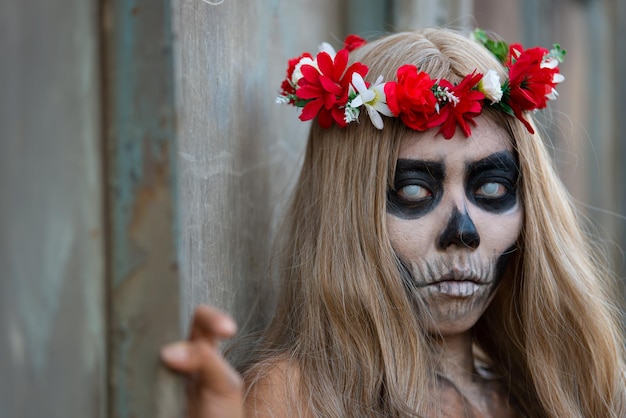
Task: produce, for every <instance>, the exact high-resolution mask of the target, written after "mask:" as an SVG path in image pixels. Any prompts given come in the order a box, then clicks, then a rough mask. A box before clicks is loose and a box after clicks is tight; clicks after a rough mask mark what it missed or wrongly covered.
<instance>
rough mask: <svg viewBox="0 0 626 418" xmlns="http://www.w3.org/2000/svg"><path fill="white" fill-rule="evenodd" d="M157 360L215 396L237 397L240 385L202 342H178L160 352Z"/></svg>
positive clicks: (230, 368)
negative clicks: (192, 379)
mask: <svg viewBox="0 0 626 418" xmlns="http://www.w3.org/2000/svg"><path fill="white" fill-rule="evenodd" d="M161 359H162V360H163V362H164V363H165V364H166V365H167V366H168V367H170V368H171V369H173V370H175V371H177V372H180V373H183V374H186V375H190V376H194V377H196V378H197V379H198V380H199V383H200V385H201V388H202V389H206V390H210V391H212V392H214V394H216V395H219V396H228V397H231V396H233V395H236V396H239V395H240V394H241V391H242V381H241V377H240V376H239V374H238V373H237V372H236V371H235V370H234V369H233V368H232V367H231V366H230V364H228V362H227V361H226V360H225V359H224V358H223V357H222V355H221V354H220V353H219V351H218V350H217V349H216V348H215V347H213V346H212V345H210V344H208V343H206V342H204V341H198V342H178V343H174V344H170V345H167V346H165V347H164V348H163V349H162V350H161Z"/></svg>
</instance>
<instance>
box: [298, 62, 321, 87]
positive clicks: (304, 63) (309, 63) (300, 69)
mask: <svg viewBox="0 0 626 418" xmlns="http://www.w3.org/2000/svg"><path fill="white" fill-rule="evenodd" d="M303 65H310V66H312V67H315V68H316V69H317V71H319V68H318V67H317V61H315V60H314V59H312V58H309V57H302V59H301V60H300V61H298V63H297V64H296V66H295V67H294V68H293V74H291V83H292V84H293V85H294V86H297V85H298V81H300V79H301V78H302V77H303V75H302V66H303Z"/></svg>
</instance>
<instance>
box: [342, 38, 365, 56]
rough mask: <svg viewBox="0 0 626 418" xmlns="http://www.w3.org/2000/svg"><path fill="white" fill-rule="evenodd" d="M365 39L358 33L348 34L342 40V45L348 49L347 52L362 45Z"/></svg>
mask: <svg viewBox="0 0 626 418" xmlns="http://www.w3.org/2000/svg"><path fill="white" fill-rule="evenodd" d="M366 43H367V41H366V40H365V39H363V38H361V37H360V36H359V35H348V36H347V37H346V40H345V41H343V47H344V48H345V49H347V50H348V52H352V51H354V50H355V49H357V48H359V47H362V46H363V45H365V44H366Z"/></svg>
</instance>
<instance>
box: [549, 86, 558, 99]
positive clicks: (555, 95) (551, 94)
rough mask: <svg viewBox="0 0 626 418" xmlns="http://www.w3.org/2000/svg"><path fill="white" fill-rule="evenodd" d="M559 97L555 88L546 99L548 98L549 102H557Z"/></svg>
mask: <svg viewBox="0 0 626 418" xmlns="http://www.w3.org/2000/svg"><path fill="white" fill-rule="evenodd" d="M558 96H559V93H558V92H557V91H556V89H555V88H553V89H552V91H551V92H550V93H548V94H546V98H548V100H556V98H557V97H558Z"/></svg>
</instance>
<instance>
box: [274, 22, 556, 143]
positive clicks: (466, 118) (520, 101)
mask: <svg viewBox="0 0 626 418" xmlns="http://www.w3.org/2000/svg"><path fill="white" fill-rule="evenodd" d="M472 38H473V39H474V40H476V41H477V42H479V43H481V44H482V45H483V46H485V48H487V49H488V50H489V51H490V52H491V53H492V54H493V55H494V56H495V57H496V58H498V60H499V61H500V62H501V63H502V64H503V65H504V67H505V68H506V69H507V70H508V79H506V80H505V81H504V82H502V83H501V82H500V77H499V76H498V74H497V73H496V71H494V70H489V71H487V72H486V73H485V74H481V73H479V72H477V71H476V70H475V71H474V72H473V73H471V74H468V75H467V76H465V78H463V80H461V81H460V82H459V83H458V84H453V83H451V82H449V81H448V80H445V79H431V78H430V76H429V75H428V74H427V73H425V72H423V71H420V70H419V69H418V68H417V67H416V66H415V65H411V64H406V65H403V66H401V67H400V68H398V70H397V73H396V78H397V80H396V81H388V82H386V83H383V78H382V76H380V77H378V78H377V79H376V81H375V82H374V84H370V83H368V82H366V81H365V80H364V78H365V77H366V75H367V73H368V71H369V69H368V67H367V66H366V65H364V64H362V63H360V62H355V63H354V64H352V65H350V66H349V67H348V53H349V52H350V51H353V50H354V49H356V48H358V47H360V46H362V45H364V44H365V43H366V41H365V40H364V39H363V38H361V37H359V36H356V35H349V36H348V37H347V38H346V40H345V42H344V47H343V49H341V50H339V51H338V52H335V50H334V49H333V47H332V46H330V45H329V44H328V43H322V45H320V52H319V53H318V54H317V56H316V57H315V58H314V57H313V56H312V55H311V54H309V53H308V52H305V53H304V54H302V55H300V56H299V57H296V58H293V59H291V60H289V66H288V68H287V78H285V80H284V81H283V82H282V85H281V90H280V95H279V96H278V98H277V99H276V101H277V103H286V104H290V105H293V106H295V107H298V108H302V112H301V113H300V120H303V121H306V120H310V119H313V118H316V117H317V122H318V123H319V124H320V126H322V127H323V128H330V127H331V126H332V125H333V123H334V124H336V125H338V126H339V127H341V128H343V127H345V126H347V125H348V124H349V123H351V122H354V121H358V117H359V114H360V112H361V110H362V109H365V110H366V111H367V114H368V116H369V118H370V120H371V121H372V124H373V125H374V126H375V127H376V128H378V129H382V128H383V118H382V117H381V114H382V115H385V116H387V117H399V118H400V120H402V122H403V123H404V124H405V125H407V126H408V127H409V128H411V129H414V130H417V131H425V130H427V129H431V128H435V127H439V132H438V133H441V134H443V136H444V138H446V139H450V138H452V137H453V136H454V133H455V131H456V127H457V126H459V127H460V128H461V130H462V131H463V133H464V134H465V136H466V137H468V136H469V135H470V134H471V130H470V126H469V124H472V125H475V122H474V120H473V118H474V117H476V116H478V115H480V113H481V112H482V109H483V107H484V106H491V107H493V108H496V109H498V110H501V111H503V112H504V113H506V114H509V115H511V116H515V117H517V118H518V119H519V120H520V121H522V122H523V123H524V126H526V128H527V129H528V131H529V132H530V133H534V130H533V128H532V126H531V125H530V123H529V122H528V121H527V120H526V119H525V118H524V115H523V112H525V111H530V110H537V109H543V108H545V107H546V106H547V102H548V100H553V99H556V97H557V96H558V93H557V91H556V89H555V87H556V85H557V84H558V83H560V82H562V81H563V80H564V79H565V78H564V77H563V76H562V75H561V74H560V73H559V68H558V65H559V63H560V62H562V61H563V58H564V56H565V51H564V50H563V49H561V47H560V46H559V45H558V44H555V45H554V48H553V49H552V50H550V51H548V50H547V49H544V48H541V47H534V48H529V49H526V50H524V48H523V47H522V45H520V44H512V45H510V46H509V45H507V44H506V43H505V42H503V41H494V40H492V39H489V37H488V36H487V34H486V33H485V32H484V31H483V30H480V29H476V30H474V32H472Z"/></svg>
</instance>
